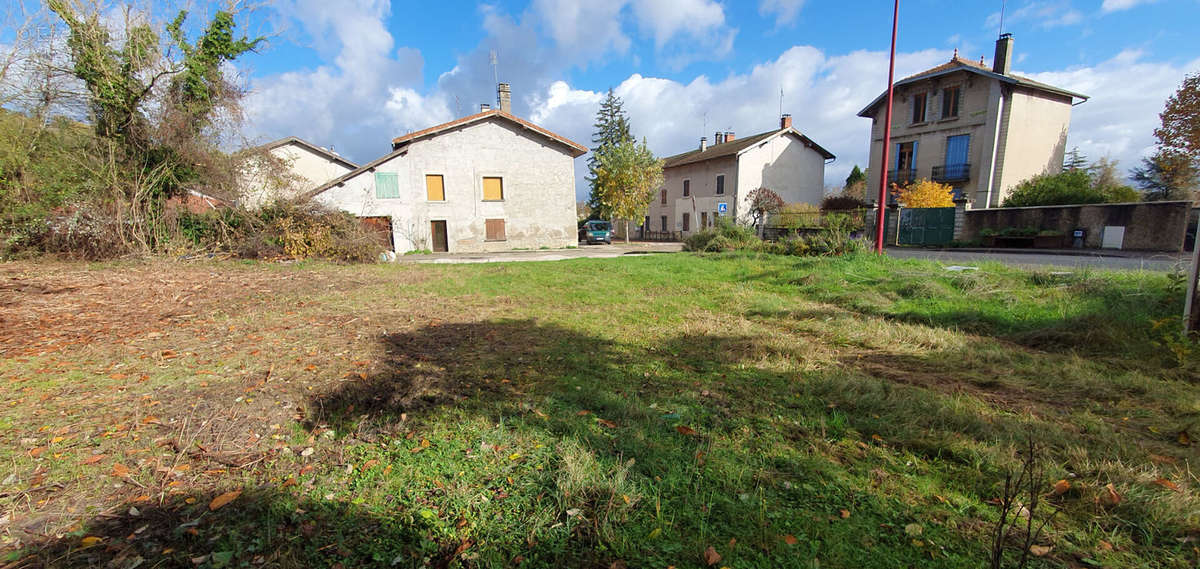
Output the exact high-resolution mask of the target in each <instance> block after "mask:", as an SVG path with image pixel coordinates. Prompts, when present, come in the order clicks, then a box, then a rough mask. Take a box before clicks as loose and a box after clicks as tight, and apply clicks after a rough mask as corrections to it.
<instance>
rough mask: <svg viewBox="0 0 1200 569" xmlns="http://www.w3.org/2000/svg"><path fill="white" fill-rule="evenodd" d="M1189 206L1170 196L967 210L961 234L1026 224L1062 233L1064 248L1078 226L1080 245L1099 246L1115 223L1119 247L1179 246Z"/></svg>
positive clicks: (1162, 248) (971, 236) (1171, 248)
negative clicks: (1082, 238) (1153, 199)
mask: <svg viewBox="0 0 1200 569" xmlns="http://www.w3.org/2000/svg"><path fill="white" fill-rule="evenodd" d="M1191 208H1192V203H1191V202H1187V201H1174V202H1137V203H1120V204H1091V205H1065V206H1037V207H1005V208H992V209H972V210H967V211H966V214H965V216H964V217H965V220H964V221H965V223H964V225H965V227H964V231H962V232H961V235H962V237H961V239H964V240H972V239H979V238H980V235H979V232H980V231H982V230H984V229H993V230H996V231H1000V230H1003V229H1005V228H1009V227H1014V228H1030V227H1031V228H1035V229H1038V230H1056V231H1060V232H1062V233H1063V235H1064V236H1066V237H1065V238H1064V244H1065V245H1064V246H1068V247H1069V246H1070V245H1069V243H1070V236H1071V234H1072V231H1074V230H1076V229H1083V230H1085V231H1087V237H1086V240H1085V242H1084V247H1085V248H1088V249H1099V248H1100V247H1101V239H1102V236H1103V234H1104V228H1105V226H1118V227H1124V228H1125V239H1124V242H1123V243H1122V246H1121V248H1122V249H1130V250H1140V251H1181V250H1183V242H1184V235H1185V234H1186V232H1187V225H1188V216H1189V215H1190V213H1191Z"/></svg>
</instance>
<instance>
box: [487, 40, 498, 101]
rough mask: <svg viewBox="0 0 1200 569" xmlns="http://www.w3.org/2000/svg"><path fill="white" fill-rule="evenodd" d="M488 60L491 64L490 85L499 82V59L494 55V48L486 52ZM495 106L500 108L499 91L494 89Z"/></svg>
mask: <svg viewBox="0 0 1200 569" xmlns="http://www.w3.org/2000/svg"><path fill="white" fill-rule="evenodd" d="M488 62H489V63H491V64H492V85H497V84H499V83H500V59H499V58H497V57H496V50H494V49H493V50H491V51H489V52H488ZM496 108H500V91H496Z"/></svg>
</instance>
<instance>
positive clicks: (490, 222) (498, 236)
mask: <svg viewBox="0 0 1200 569" xmlns="http://www.w3.org/2000/svg"><path fill="white" fill-rule="evenodd" d="M483 228H484V234H485V235H484V239H485V240H487V241H504V240H505V239H507V237H505V235H504V220H503V219H485V220H483Z"/></svg>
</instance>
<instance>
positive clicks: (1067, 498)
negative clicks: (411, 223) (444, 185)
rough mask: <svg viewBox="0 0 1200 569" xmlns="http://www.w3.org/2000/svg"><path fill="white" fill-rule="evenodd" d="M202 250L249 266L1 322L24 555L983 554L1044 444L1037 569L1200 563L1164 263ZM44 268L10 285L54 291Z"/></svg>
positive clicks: (1192, 411)
mask: <svg viewBox="0 0 1200 569" xmlns="http://www.w3.org/2000/svg"><path fill="white" fill-rule="evenodd" d="M189 267H191V266H189ZM0 269H3V267H2V266H0ZM33 269H34V267H32V266H25V267H22V266H10V267H9V268H8V269H7V270H8V272H9V273H11V274H17V273H20V276H21V278H23V279H25V281H15V282H26V281H28V280H30V279H33V278H36V277H34V276H30V274H28V273H22V271H25V270H30V271H32V270H33ZM61 270H62V271H65V273H64V275H57V274H54V273H53V272H52V275H51V277H47V278H53V279H54V282H56V283H62V282H64V281H70V280H71V279H72V278H78V279H83V278H84V277H87V278H95V279H96V280H98V281H105V280H114V279H119V278H126V277H127V276H128V275H131V274H135V273H140V274H143V275H146V276H147V278H151V277H153V278H160V279H161V278H164V277H163V275H170V274H171V272H172V271H176V270H180V269H179V268H178V267H177V266H169V265H168V266H165V267H164V266H149V267H147V266H140V265H133V266H130V265H110V266H101V267H97V268H95V269H89V270H82V269H81V268H73V267H70V266H67V267H66V268H62V269H61ZM189 270H192V269H189ZM194 270H196V271H203V272H205V273H210V272H211V273H215V274H216V275H218V277H217V278H218V280H236V279H250V280H249V281H247V282H248V283H250V284H246V285H243V286H240V287H232V288H231V290H229V291H226V292H223V293H221V294H219V295H218V294H215V291H214V292H213V293H208V294H205V293H193V294H196V295H197V296H194V297H183V300H184V301H185V302H194V304H193V305H187V304H182V303H181V307H180V310H186V312H188V313H191V314H185V315H184V317H181V316H180V314H181V312H180V311H176V310H174V308H173V306H165V307H164V308H163V310H164V311H165V312H166V314H167V316H166V318H168V320H165V321H164V320H158V319H156V318H153V317H146V316H142V317H140V318H139V320H141V321H142V322H141V323H138V324H132V323H131V324H130V326H128V327H127V328H126V329H125V334H124V335H114V336H112V337H106V336H104V335H103V334H99V335H94V336H95V337H93V339H92V340H91V341H90V343H89V344H88V345H87V346H86V347H81V348H78V349H69V350H59V349H55V346H57V345H58V344H45V343H38V344H36V346H37V349H33V348H29V347H22V348H20V349H18V348H17V347H14V346H17V345H18V344H20V342H22V341H23V340H21V339H18V338H10V339H8V340H7V341H6V342H7V343H6V344H3V345H5V346H7V348H6V352H5V354H6V359H5V360H4V361H3V363H0V373H2V374H3V377H4V380H5V381H4V382H3V385H4V387H3V389H4V390H5V400H6V401H8V403H6V408H5V411H6V416H5V417H4V419H3V421H2V422H0V427H2V430H0V441H2V442H3V443H4V444H3V445H2V449H0V460H3V462H4V463H5V464H6V465H8V470H9V471H10V472H11V476H9V473H7V472H6V473H0V474H3V475H4V476H9V480H6V481H5V484H4V486H3V487H2V488H0V491H2V492H3V493H4V498H3V500H4V505H5V515H7V516H9V518H8V519H9V521H8V522H7V525H5V526H4V528H3V531H4V532H5V540H6V542H5V543H6V545H7V546H8V547H10V548H13V553H12V554H11V558H12V559H13V560H16V559H25V561H24V564H25V565H28V566H36V565H45V566H85V565H101V564H106V563H115V564H117V565H118V566H121V565H122V564H131V563H134V562H135V561H136V560H137V559H139V558H140V559H142V560H143V562H144V563H146V564H147V566H153V565H154V564H160V563H165V564H167V565H188V566H192V565H200V566H242V565H248V566H284V567H310V566H330V565H333V564H335V563H340V564H342V565H343V566H347V567H350V566H363V565H376V566H412V567H420V566H463V567H500V566H504V567H507V566H523V567H529V566H533V567H561V566H571V567H580V566H585V567H586V566H594V567H610V566H612V564H613V563H615V562H618V561H619V562H623V563H625V564H626V565H627V566H629V567H656V566H657V567H666V566H670V565H674V566H677V567H703V566H706V565H708V563H707V562H706V559H705V550H706V549H707V548H709V547H712V548H713V550H714V551H715V552H716V553H718V554H719V555H720V556H721V557H722V559H721V561H720V562H719V565H715V566H728V567H779V566H784V567H880V568H882V567H889V568H890V567H904V566H921V567H963V566H970V567H978V566H983V565H984V564H985V560H986V558H987V552H988V546H987V539H988V535H989V528H990V526H991V524H992V523H993V522H994V520H995V517H996V509H995V506H994V505H992V503H991V501H992V500H994V499H995V498H997V497H998V496H999V494H1000V488H999V484H1000V482H1001V481H1002V477H1003V471H1004V469H1006V468H1008V467H1011V466H1012V465H1013V464H1014V463H1015V462H1016V460H1017V457H1016V455H1015V450H1014V449H1015V448H1018V447H1020V446H1021V443H1022V442H1023V441H1024V440H1026V438H1029V437H1032V438H1033V439H1034V440H1035V441H1036V442H1037V443H1039V444H1041V445H1044V446H1045V447H1046V448H1047V449H1048V451H1047V459H1048V460H1049V461H1050V462H1051V467H1050V469H1049V472H1050V477H1049V478H1047V480H1045V481H1043V482H1044V485H1045V488H1046V492H1047V493H1049V492H1050V491H1051V487H1052V485H1053V484H1054V482H1055V481H1057V480H1059V479H1063V480H1068V481H1069V482H1070V490H1069V491H1068V492H1066V493H1063V494H1062V495H1060V496H1054V497H1051V498H1048V500H1049V501H1050V502H1052V503H1053V504H1054V506H1055V507H1057V508H1061V510H1062V513H1061V514H1060V515H1059V516H1058V517H1056V518H1055V520H1054V522H1053V523H1052V524H1051V525H1050V526H1049V527H1048V529H1047V532H1046V535H1045V538H1044V540H1043V545H1047V546H1053V549H1052V550H1051V551H1050V553H1049V554H1047V555H1046V556H1044V557H1038V558H1035V559H1034V566H1039V567H1080V566H1104V567H1181V568H1182V567H1194V566H1195V564H1196V563H1197V561H1198V559H1200V552H1197V550H1196V549H1195V548H1196V546H1197V541H1196V540H1197V539H1200V499H1198V496H1200V493H1198V490H1197V489H1198V487H1200V480H1198V479H1197V478H1196V475H1195V474H1194V466H1195V464H1196V460H1197V458H1198V456H1197V452H1196V447H1195V446H1189V445H1188V444H1185V443H1190V438H1191V437H1196V436H1197V435H1198V434H1200V433H1198V432H1197V431H1200V426H1198V425H1200V389H1198V388H1197V379H1196V372H1197V368H1196V360H1195V358H1194V357H1193V356H1191V355H1189V354H1188V353H1187V351H1186V350H1182V351H1178V350H1177V351H1176V352H1172V351H1170V350H1168V349H1167V347H1166V346H1167V344H1168V343H1170V342H1174V341H1175V340H1174V339H1172V337H1171V335H1170V333H1169V332H1168V331H1167V330H1168V329H1173V327H1174V323H1173V321H1172V323H1171V324H1170V325H1169V326H1157V327H1156V325H1155V322H1158V321H1163V320H1164V319H1168V318H1171V317H1173V316H1175V314H1176V313H1177V312H1178V308H1179V307H1178V305H1179V303H1180V302H1181V293H1180V292H1179V291H1178V290H1177V289H1176V288H1175V286H1174V285H1173V284H1172V281H1171V280H1170V279H1169V278H1167V276H1166V275H1162V274H1156V273H1106V272H1076V273H1071V274H1061V273H1053V272H1037V273H1030V272H1023V271H1017V270H1012V269H1008V268H1005V267H1001V266H997V265H984V266H982V267H981V269H980V270H979V271H978V272H952V271H947V270H946V269H945V268H943V267H941V266H939V265H936V264H932V263H927V262H919V261H896V260H890V259H877V258H874V257H871V256H865V255H864V256H857V255H851V256H847V257H842V258H836V259H827V258H819V259H818V258H797V257H779V256H770V255H760V254H746V253H735V254H723V255H705V256H695V255H670V256H652V257H637V258H625V259H612V260H587V259H581V260H572V261H563V262H554V263H504V264H494V265H461V266H361V267H334V266H324V265H316V266H314V265H306V266H293V267H277V266H266V265H241V264H238V265H233V264H216V265H203V266H198V267H197V268H196V269H194ZM6 274H7V273H6ZM81 274H82V275H84V276H79V275H81ZM69 275H75V276H69ZM176 278H181V277H176ZM9 280H12V279H9ZM182 280H184V281H186V282H188V283H189V286H191V285H190V283H191V282H196V281H195V280H189V279H186V278H184V279H182ZM20 286H21V288H20V289H0V294H8V295H10V296H6V297H0V301H10V302H22V301H24V302H31V301H33V300H37V298H34V297H28V296H22V295H32V294H42V295H45V294H49V293H47V292H45V290H43V289H35V288H34V287H32V285H30V284H22V285H20ZM60 286H61V285H60ZM180 288H181V291H182V290H186V287H180ZM237 290H245V291H246V292H244V293H240V294H239V293H238V292H236V291H237ZM59 294H64V295H70V294H73V293H72V292H71V291H65V292H61V293H59ZM167 296H168V297H169V296H170V295H167ZM212 297H215V298H212ZM71 298H72V297H70V296H66V297H65V298H64V300H68V301H69V300H71ZM103 298H107V297H103ZM218 301H219V302H218ZM68 304H70V303H69V302H68ZM164 304H169V303H167V302H165V301H164ZM9 306H13V304H9ZM154 306H157V305H154ZM184 307H186V308H184ZM53 309H54V308H53V307H52V306H51V305H49V304H47V308H46V310H47V311H52V310H53ZM110 310H113V309H112V308H110ZM118 310H119V309H118ZM43 316H45V315H44V314H43ZM23 321H24V320H23ZM51 321H53V320H47V322H51ZM21 345H22V346H25V344H21ZM56 439H57V440H56ZM36 448H42V449H43V450H41V451H38V452H36V453H35V452H33V449H36ZM95 456H101V457H102V458H101V459H95V460H94V461H92V462H88V461H89V460H92V458H91V457H95ZM117 464H121V465H122V466H123V467H124V468H126V469H128V472H126V471H122V470H121V469H120V468H117V467H116V465H117ZM185 466H186V468H181V467H185ZM1109 484H1111V485H1112V488H1113V491H1114V492H1116V493H1117V494H1118V496H1119V497H1120V500H1119V501H1117V502H1115V503H1114V502H1113V501H1112V500H1111V499H1109V497H1108V494H1107V492H1108V490H1107V488H1106V486H1107V485H1109ZM238 490H240V491H242V492H243V493H242V494H240V495H239V496H238V497H237V498H236V499H235V500H233V501H232V502H230V503H229V504H228V505H225V506H222V507H220V508H219V509H217V510H215V511H211V510H210V506H209V505H210V502H211V500H212V499H213V498H214V497H215V496H217V495H219V494H221V493H223V492H227V491H238ZM88 538H99V540H96V539H88Z"/></svg>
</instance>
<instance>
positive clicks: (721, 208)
mask: <svg viewBox="0 0 1200 569" xmlns="http://www.w3.org/2000/svg"><path fill="white" fill-rule="evenodd" d="M727 212H729V204H727V203H725V202H717V213H727Z"/></svg>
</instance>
